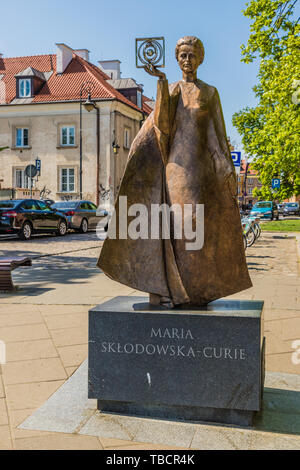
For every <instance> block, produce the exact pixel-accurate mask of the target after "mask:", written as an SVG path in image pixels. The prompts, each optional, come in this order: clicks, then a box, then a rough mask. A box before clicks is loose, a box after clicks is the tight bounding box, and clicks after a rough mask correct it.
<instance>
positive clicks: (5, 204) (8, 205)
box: [0, 201, 18, 209]
mask: <svg viewBox="0 0 300 470" xmlns="http://www.w3.org/2000/svg"><path fill="white" fill-rule="evenodd" d="M17 205H18V202H16V201H0V209H14V208H15V207H16V206H17Z"/></svg>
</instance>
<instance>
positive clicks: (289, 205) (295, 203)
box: [286, 202, 298, 207]
mask: <svg viewBox="0 0 300 470" xmlns="http://www.w3.org/2000/svg"><path fill="white" fill-rule="evenodd" d="M286 207H298V204H297V202H289V203H288V204H286Z"/></svg>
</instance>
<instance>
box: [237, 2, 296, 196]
mask: <svg viewBox="0 0 300 470" xmlns="http://www.w3.org/2000/svg"><path fill="white" fill-rule="evenodd" d="M296 3H297V0H251V1H250V2H249V3H247V4H246V7H247V8H246V9H245V10H244V11H243V13H244V15H245V16H247V17H248V18H250V19H251V33H250V37H249V39H248V43H247V45H243V46H242V47H241V49H242V61H243V62H245V63H249V62H253V61H254V60H255V59H260V67H259V73H258V83H257V85H256V86H255V87H254V88H253V91H254V93H255V95H256V97H257V98H258V105H257V106H256V107H253V108H249V107H247V108H246V109H243V110H241V111H239V112H238V113H235V114H234V116H233V119H232V122H233V125H234V126H235V127H236V128H237V129H238V131H239V133H240V135H241V136H242V142H243V146H244V149H245V151H246V153H247V154H248V155H250V156H252V157H254V160H253V164H252V165H251V166H252V168H254V169H255V170H257V171H258V172H259V175H260V181H261V183H262V188H261V189H260V190H257V189H256V190H255V191H256V194H255V193H254V194H255V195H258V196H259V198H260V199H279V200H283V199H286V198H288V197H290V196H292V195H293V194H296V195H298V194H300V115H299V114H300V113H299V110H300V37H299V32H300V27H299V22H298V21H297V20H296V19H295V7H296ZM277 177H279V178H280V179H281V188H280V190H278V191H276V192H274V191H272V189H271V184H272V178H277Z"/></svg>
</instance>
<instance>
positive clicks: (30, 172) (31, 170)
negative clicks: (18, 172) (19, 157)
mask: <svg viewBox="0 0 300 470" xmlns="http://www.w3.org/2000/svg"><path fill="white" fill-rule="evenodd" d="M36 174H37V169H36V166H35V165H27V167H26V168H25V175H26V176H28V178H34V177H35V176H36Z"/></svg>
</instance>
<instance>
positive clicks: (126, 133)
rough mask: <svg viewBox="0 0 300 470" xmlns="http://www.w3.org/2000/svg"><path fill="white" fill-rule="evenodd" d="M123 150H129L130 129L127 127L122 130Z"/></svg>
mask: <svg viewBox="0 0 300 470" xmlns="http://www.w3.org/2000/svg"><path fill="white" fill-rule="evenodd" d="M124 148H126V149H129V148H130V129H129V128H128V127H125V128H124Z"/></svg>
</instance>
